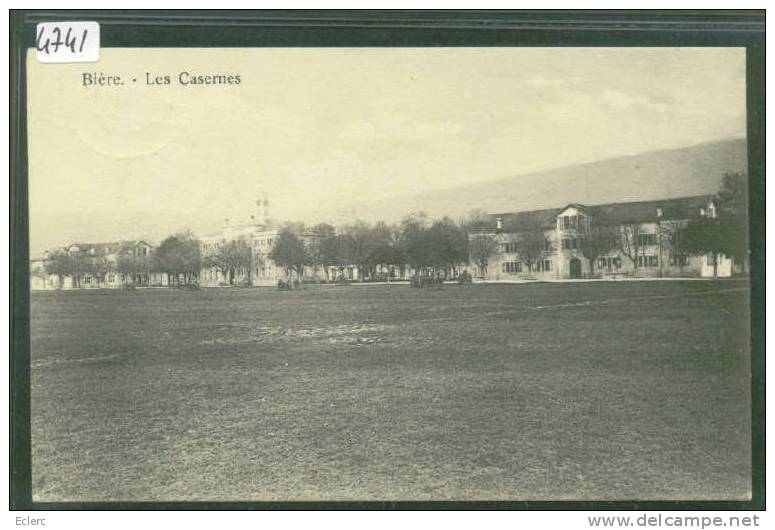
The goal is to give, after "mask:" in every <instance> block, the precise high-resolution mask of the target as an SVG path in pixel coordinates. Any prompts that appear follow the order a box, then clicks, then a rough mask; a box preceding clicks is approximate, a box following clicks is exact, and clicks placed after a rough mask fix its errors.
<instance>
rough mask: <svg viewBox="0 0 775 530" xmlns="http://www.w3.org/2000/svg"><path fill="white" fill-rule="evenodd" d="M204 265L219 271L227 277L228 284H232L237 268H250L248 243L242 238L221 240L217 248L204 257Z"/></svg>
mask: <svg viewBox="0 0 775 530" xmlns="http://www.w3.org/2000/svg"><path fill="white" fill-rule="evenodd" d="M203 261H204V264H205V266H206V267H213V268H216V269H218V270H219V271H221V274H223V277H224V278H228V282H229V285H234V275H235V272H236V271H237V270H239V269H243V270H248V269H250V262H251V258H250V245H249V244H248V243H247V241H245V240H244V239H235V240H232V241H222V242H221V244H220V245H219V246H218V249H217V250H216V251H215V252H213V253H211V254H207V255H206V256H205V257H204V260H203Z"/></svg>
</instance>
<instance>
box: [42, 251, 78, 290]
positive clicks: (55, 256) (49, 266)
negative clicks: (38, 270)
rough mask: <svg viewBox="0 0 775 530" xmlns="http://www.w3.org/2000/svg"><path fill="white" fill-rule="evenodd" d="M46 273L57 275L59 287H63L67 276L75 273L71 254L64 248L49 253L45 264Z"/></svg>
mask: <svg viewBox="0 0 775 530" xmlns="http://www.w3.org/2000/svg"><path fill="white" fill-rule="evenodd" d="M44 269H45V271H46V274H51V275H54V276H56V277H57V280H58V285H57V288H58V289H61V288H62V284H63V283H64V281H65V276H73V275H74V263H73V260H72V258H71V257H70V255H69V254H68V253H67V252H66V251H64V250H56V251H54V252H52V253H50V254H49V255H48V259H47V260H46V264H45V266H44Z"/></svg>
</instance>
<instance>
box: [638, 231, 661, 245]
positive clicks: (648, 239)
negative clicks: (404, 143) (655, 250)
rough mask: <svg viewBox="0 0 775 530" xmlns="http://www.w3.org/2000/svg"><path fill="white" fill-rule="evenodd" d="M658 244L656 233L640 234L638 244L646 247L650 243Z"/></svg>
mask: <svg viewBox="0 0 775 530" xmlns="http://www.w3.org/2000/svg"><path fill="white" fill-rule="evenodd" d="M656 244H657V235H656V234H638V245H640V246H641V247H646V246H649V245H656Z"/></svg>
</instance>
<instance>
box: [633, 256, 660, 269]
mask: <svg viewBox="0 0 775 530" xmlns="http://www.w3.org/2000/svg"><path fill="white" fill-rule="evenodd" d="M657 265H659V258H657V256H638V267H656V266H657Z"/></svg>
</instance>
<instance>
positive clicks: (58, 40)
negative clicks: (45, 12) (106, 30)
mask: <svg viewBox="0 0 775 530" xmlns="http://www.w3.org/2000/svg"><path fill="white" fill-rule="evenodd" d="M45 29H46V28H40V30H39V31H38V38H37V41H36V43H35V45H36V46H37V48H38V51H41V52H44V53H46V54H47V55H48V54H51V53H56V52H57V51H59V47H60V46H64V47H65V48H70V51H71V52H72V53H76V51H75V48H76V46H77V47H78V52H77V53H82V52H83V47H84V44H86V35H87V34H88V32H89V30H88V29H84V30H83V34H82V35H81V39H80V45H79V43H78V37H77V36H73V34H72V33H73V28H67V33H66V34H65V38H64V40H62V30H61V29H60V28H59V26H54V28H53V29H52V30H51V34H50V35H49V36H47V37H46V38H45V40H44V38H43V37H44V34H45ZM52 39H53V40H52Z"/></svg>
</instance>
